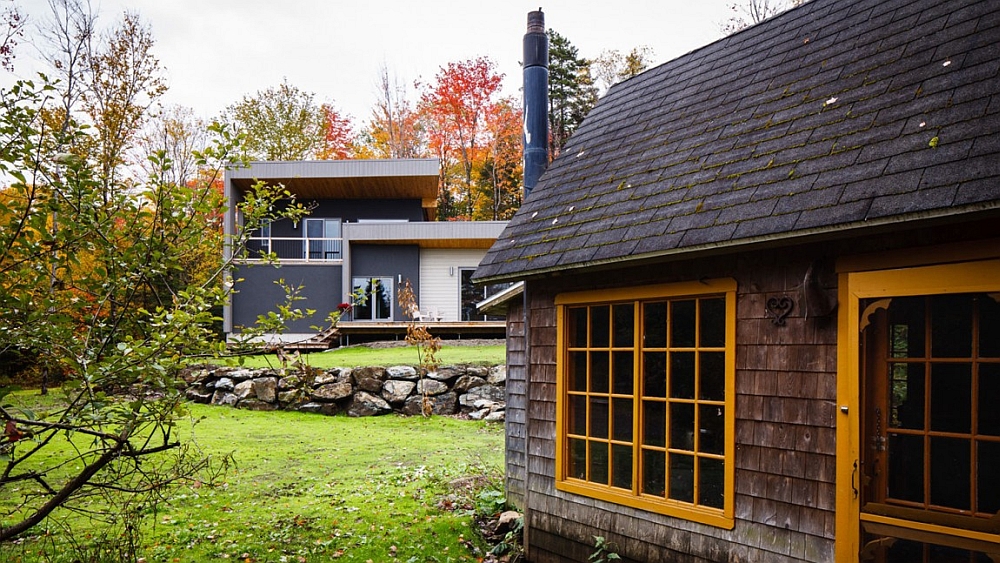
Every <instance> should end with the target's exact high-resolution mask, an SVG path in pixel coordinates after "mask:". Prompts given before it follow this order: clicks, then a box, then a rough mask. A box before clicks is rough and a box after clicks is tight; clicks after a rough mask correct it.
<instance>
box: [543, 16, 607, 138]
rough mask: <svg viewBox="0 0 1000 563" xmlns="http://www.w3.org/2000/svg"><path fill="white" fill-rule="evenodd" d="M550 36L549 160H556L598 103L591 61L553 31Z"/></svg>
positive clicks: (550, 30)
mask: <svg viewBox="0 0 1000 563" xmlns="http://www.w3.org/2000/svg"><path fill="white" fill-rule="evenodd" d="M547 33H548V36H549V125H550V127H551V132H550V134H549V158H555V157H556V156H557V155H558V154H559V151H560V150H561V149H562V147H563V145H565V144H566V141H567V140H569V138H570V136H571V135H572V134H573V132H574V131H576V128H577V126H579V125H580V123H581V122H582V121H583V118H584V117H586V116H587V113H589V112H590V110H591V108H593V107H594V104H596V103H597V88H596V87H595V86H594V79H593V77H592V76H591V72H590V61H588V60H587V59H585V58H583V57H581V56H580V55H579V52H578V50H577V48H576V47H575V46H573V44H572V43H570V42H569V39H566V38H565V37H563V36H562V35H560V34H559V33H558V32H557V31H555V30H554V29H549V30H548V31H547Z"/></svg>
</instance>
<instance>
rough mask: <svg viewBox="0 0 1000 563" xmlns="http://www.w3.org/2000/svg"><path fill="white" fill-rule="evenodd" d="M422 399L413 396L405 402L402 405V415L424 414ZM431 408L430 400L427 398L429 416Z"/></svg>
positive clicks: (418, 396)
mask: <svg viewBox="0 0 1000 563" xmlns="http://www.w3.org/2000/svg"><path fill="white" fill-rule="evenodd" d="M423 404H424V397H423V395H414V396H412V397H410V398H409V399H407V400H406V403H404V404H403V414H405V415H407V416H420V415H422V414H424V412H423V408H422V407H423ZM431 408H433V403H431V398H430V397H427V413H428V414H430V412H431Z"/></svg>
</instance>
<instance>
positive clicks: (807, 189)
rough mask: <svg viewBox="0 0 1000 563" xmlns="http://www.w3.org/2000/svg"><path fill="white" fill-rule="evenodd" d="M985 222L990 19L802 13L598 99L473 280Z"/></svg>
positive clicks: (996, 179) (999, 188)
mask: <svg viewBox="0 0 1000 563" xmlns="http://www.w3.org/2000/svg"><path fill="white" fill-rule="evenodd" d="M998 207H1000V4H998V3H997V2H996V0H979V1H975V0H950V1H948V2H941V1H940V0H811V1H810V2H806V3H805V4H804V5H803V6H802V7H800V8H797V9H794V10H791V11H789V12H786V13H784V14H782V15H779V16H777V17H774V18H772V19H770V20H767V21H765V22H763V23H761V24H759V25H756V26H754V27H751V28H749V29H747V30H744V31H743V32H740V33H737V34H734V35H731V36H729V37H726V38H724V39H722V40H720V41H717V42H715V43H712V44H710V45H708V46H706V47H704V48H701V49H699V50H697V51H694V52H691V53H689V54H687V55H684V56H682V57H680V58H678V59H675V60H673V61H671V62H668V63H666V64H664V65H661V66H659V67H656V68H654V69H651V70H649V71H647V72H645V73H643V74H641V75H639V76H637V77H635V78H633V79H630V80H628V81H625V82H623V83H621V84H618V85H616V86H614V87H613V88H612V89H611V91H610V92H609V93H608V94H607V95H606V96H605V97H604V98H603V99H602V100H601V101H600V103H599V104H598V105H597V106H596V107H595V108H594V110H593V111H592V112H591V113H590V115H589V116H588V117H587V119H586V120H585V121H584V123H583V124H582V125H581V127H580V128H579V129H578V130H577V132H576V133H575V134H574V136H573V137H572V138H571V139H570V141H569V143H568V144H567V146H566V147H564V149H563V152H562V153H561V155H560V156H559V158H557V159H556V160H555V161H554V162H553V163H552V164H551V165H550V166H549V169H548V170H547V171H546V173H545V174H544V175H543V176H542V179H541V181H540V182H539V184H538V186H537V187H536V188H535V190H534V191H533V192H532V194H531V196H530V197H529V198H527V200H526V201H525V203H524V204H523V206H522V207H521V209H520V210H519V211H518V213H517V214H516V215H515V217H514V218H513V219H512V220H511V222H510V224H509V225H508V227H507V228H506V230H505V231H504V232H503V234H502V235H501V236H500V238H499V239H498V240H497V242H496V244H495V245H494V246H493V248H492V249H491V250H490V251H489V253H488V254H487V256H486V257H485V258H484V260H483V262H482V263H481V264H480V267H479V269H478V271H477V272H476V278H478V279H487V280H488V279H514V278H520V277H525V276H527V275H531V274H537V273H543V272H547V271H553V270H558V269H566V268H581V267H587V266H592V265H596V264H600V263H604V262H608V261H616V260H629V259H642V258H648V257H654V256H657V255H665V254H671V253H684V252H696V251H698V250H701V249H705V248H713V247H719V246H735V245H739V244H745V243H749V242H754V241H759V240H767V239H769V238H777V237H788V238H793V237H796V236H803V235H807V234H812V233H816V232H822V231H830V230H837V229H846V228H854V227H859V226H864V225H871V224H878V223H880V222H895V221H906V220H909V219H913V218H918V217H932V216H936V215H949V214H961V213H972V212H976V211H982V210H984V209H993V208H998Z"/></svg>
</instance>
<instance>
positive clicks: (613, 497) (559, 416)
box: [555, 278, 737, 529]
mask: <svg viewBox="0 0 1000 563" xmlns="http://www.w3.org/2000/svg"><path fill="white" fill-rule="evenodd" d="M736 288H737V286H736V280H733V279H730V278H723V279H711V280H702V281H695V282H682V283H673V284H661V285H651V286H640V287H630V288H621V289H613V290H599V291H581V292H572V293H564V294H560V295H558V296H557V297H556V300H555V303H556V323H557V356H556V370H557V378H556V448H555V449H556V452H555V454H556V456H555V457H556V488H557V489H558V490H561V491H565V492H569V493H574V494H579V495H582V496H587V497H591V498H595V499H600V500H604V501H607V502H611V503H615V504H623V505H627V506H630V507H634V508H639V509H642V510H647V511H649V512H654V513H658V514H665V515H668V516H674V517H677V518H682V519H685V520H690V521H694V522H699V523H702V524H707V525H710V526H716V527H720V528H725V529H732V528H733V526H734V516H733V514H734V497H735V488H734V475H735V451H736V431H735V426H736V422H735V421H736V414H735V410H736V409H735V407H736ZM706 297H724V298H725V311H726V313H725V319H726V320H725V346H724V352H725V383H724V385H725V396H724V401H722V404H723V405H724V409H725V414H724V421H723V426H724V434H725V435H724V439H723V441H724V446H723V455H722V456H721V460H722V461H723V464H724V470H723V507H722V508H721V509H718V508H712V507H707V506H699V505H696V504H688V503H685V502H681V501H677V500H672V499H667V498H660V497H654V496H652V495H647V494H642V493H641V492H640V491H639V483H640V482H641V478H642V474H641V465H642V463H641V456H640V450H641V449H642V439H641V432H642V411H643V409H641V408H639V405H640V404H641V402H642V393H641V389H642V386H641V378H642V371H641V369H640V368H641V361H642V360H641V356H642V355H641V353H639V352H641V350H642V349H643V347H642V345H641V342H640V340H641V334H642V330H641V323H642V315H641V310H642V307H641V306H642V304H643V303H644V302H649V301H655V300H667V301H671V302H672V301H676V300H681V299H686V298H692V299H697V298H706ZM621 303H634V304H635V305H636V311H637V314H636V315H635V316H634V321H635V324H636V326H635V331H634V335H635V342H634V344H633V348H632V349H633V350H634V351H635V353H634V354H633V361H634V365H633V370H632V372H633V377H634V381H633V393H634V394H633V416H632V424H633V428H632V437H633V442H632V447H633V456H632V468H633V470H632V490H631V491H624V490H623V489H619V488H616V487H613V486H611V485H600V484H596V483H591V482H588V481H583V480H579V479H573V478H571V477H569V476H568V470H569V467H568V466H569V462H568V459H567V458H568V453H567V448H568V443H569V440H568V438H567V433H568V432H567V427H568V423H567V417H568V415H569V414H568V403H569V400H568V398H567V397H568V385H567V378H568V377H569V371H568V363H569V360H568V343H567V341H566V334H567V330H568V327H567V318H566V314H567V310H568V309H569V308H570V307H573V306H601V305H613V304H621Z"/></svg>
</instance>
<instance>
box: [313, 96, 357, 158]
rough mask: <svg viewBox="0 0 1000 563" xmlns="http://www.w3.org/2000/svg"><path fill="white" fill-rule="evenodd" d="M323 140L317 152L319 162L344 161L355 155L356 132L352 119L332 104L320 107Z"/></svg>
mask: <svg viewBox="0 0 1000 563" xmlns="http://www.w3.org/2000/svg"><path fill="white" fill-rule="evenodd" d="M320 112H321V114H322V119H323V122H322V127H321V129H320V133H321V135H322V139H321V141H320V144H319V148H318V149H317V150H316V158H317V159H318V160H344V159H346V158H350V157H351V155H352V154H353V153H354V130H353V126H352V124H351V119H350V118H349V117H347V116H344V115H342V114H341V113H340V112H339V111H337V109H336V108H334V107H333V106H332V105H331V104H322V105H321V106H320Z"/></svg>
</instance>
